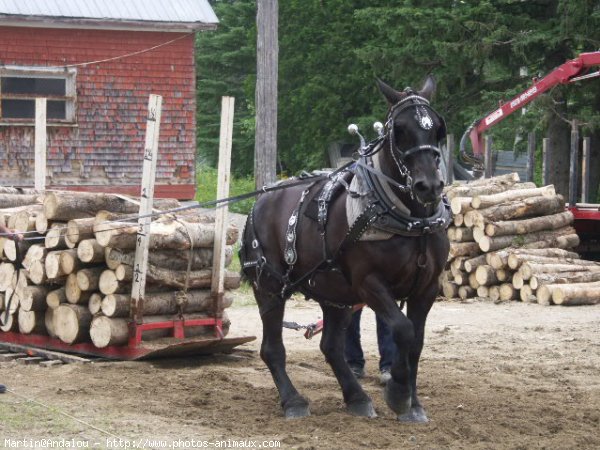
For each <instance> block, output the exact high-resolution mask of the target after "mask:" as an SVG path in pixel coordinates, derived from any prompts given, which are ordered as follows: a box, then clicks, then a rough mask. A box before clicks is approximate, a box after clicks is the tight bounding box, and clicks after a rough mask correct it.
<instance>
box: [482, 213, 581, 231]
mask: <svg viewBox="0 0 600 450" xmlns="http://www.w3.org/2000/svg"><path fill="white" fill-rule="evenodd" d="M573 220H574V219H573V213H572V212H571V211H565V212H562V213H558V214H552V215H549V216H541V217H534V218H531V219H524V220H512V221H506V222H495V223H488V224H487V225H486V226H485V234H486V235H488V236H506V235H510V234H526V233H534V232H536V231H544V230H556V229H558V228H562V227H566V226H567V225H571V224H572V223H573Z"/></svg>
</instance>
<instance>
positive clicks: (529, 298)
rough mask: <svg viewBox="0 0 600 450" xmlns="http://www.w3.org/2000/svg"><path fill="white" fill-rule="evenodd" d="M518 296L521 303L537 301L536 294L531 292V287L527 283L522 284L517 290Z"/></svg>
mask: <svg viewBox="0 0 600 450" xmlns="http://www.w3.org/2000/svg"><path fill="white" fill-rule="evenodd" d="M519 297H520V298H521V301H522V302H523V303H538V299H537V295H535V294H534V293H533V289H531V286H529V285H528V284H525V285H523V287H522V288H521V289H520V290H519Z"/></svg>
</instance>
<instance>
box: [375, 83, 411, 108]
mask: <svg viewBox="0 0 600 450" xmlns="http://www.w3.org/2000/svg"><path fill="white" fill-rule="evenodd" d="M376 82H377V87H378V88H379V90H380V91H381V93H382V94H383V95H384V97H385V98H386V99H387V101H388V102H389V104H390V105H395V104H396V103H398V102H399V101H400V100H402V98H403V97H404V94H403V93H402V92H398V91H397V90H396V89H394V88H393V87H391V86H388V85H387V84H386V83H384V82H383V81H381V80H380V79H379V78H376Z"/></svg>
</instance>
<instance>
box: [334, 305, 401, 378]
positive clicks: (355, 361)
mask: <svg viewBox="0 0 600 450" xmlns="http://www.w3.org/2000/svg"><path fill="white" fill-rule="evenodd" d="M361 314H362V309H359V310H358V311H355V312H354V313H353V314H352V321H351V322H350V326H349V327H348V330H347V332H346V351H345V357H346V361H347V362H348V364H349V365H350V366H353V367H361V368H364V367H365V357H364V354H363V350H362V347H361V345H360V317H361ZM375 320H376V323H377V346H378V347H379V370H389V369H390V367H391V366H392V362H393V360H394V355H395V354H396V344H395V342H394V339H393V336H392V330H391V329H390V327H389V326H387V324H386V323H385V322H384V321H383V320H380V319H379V317H377V315H375Z"/></svg>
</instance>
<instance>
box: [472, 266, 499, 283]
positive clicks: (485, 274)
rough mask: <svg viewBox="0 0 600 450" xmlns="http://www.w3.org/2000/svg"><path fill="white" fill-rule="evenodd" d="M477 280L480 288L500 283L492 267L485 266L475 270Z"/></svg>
mask: <svg viewBox="0 0 600 450" xmlns="http://www.w3.org/2000/svg"><path fill="white" fill-rule="evenodd" d="M475 279H476V280H477V282H478V283H479V285H480V286H491V285H493V284H496V283H497V282H498V278H496V270H495V269H494V268H493V267H492V266H488V265H483V266H479V267H477V270H475Z"/></svg>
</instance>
